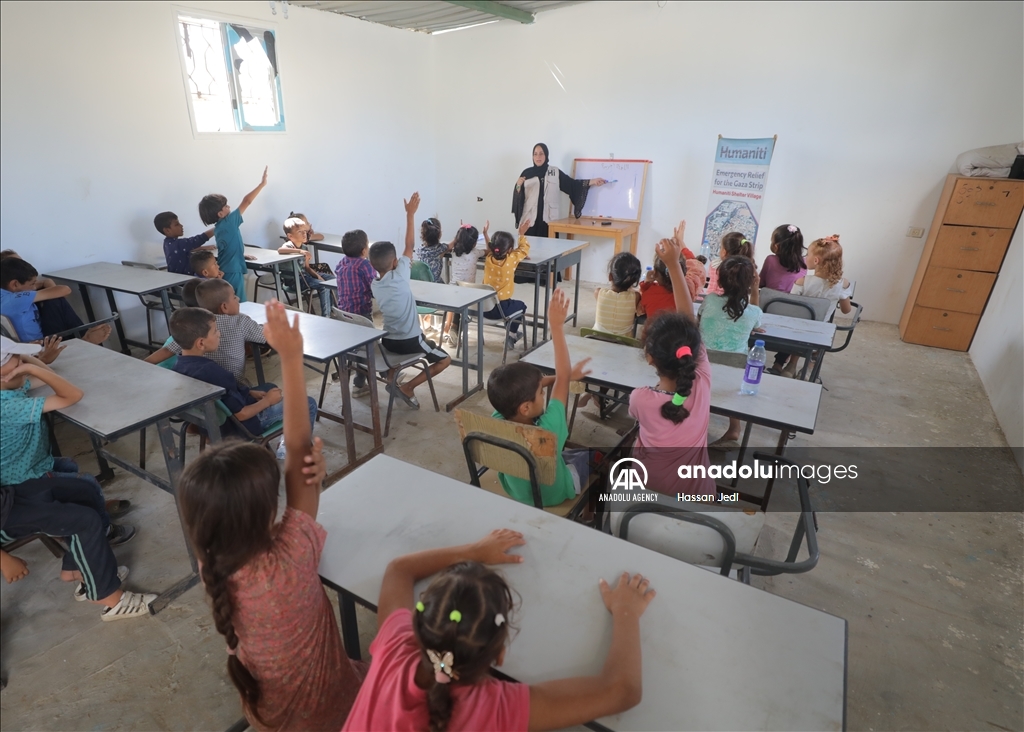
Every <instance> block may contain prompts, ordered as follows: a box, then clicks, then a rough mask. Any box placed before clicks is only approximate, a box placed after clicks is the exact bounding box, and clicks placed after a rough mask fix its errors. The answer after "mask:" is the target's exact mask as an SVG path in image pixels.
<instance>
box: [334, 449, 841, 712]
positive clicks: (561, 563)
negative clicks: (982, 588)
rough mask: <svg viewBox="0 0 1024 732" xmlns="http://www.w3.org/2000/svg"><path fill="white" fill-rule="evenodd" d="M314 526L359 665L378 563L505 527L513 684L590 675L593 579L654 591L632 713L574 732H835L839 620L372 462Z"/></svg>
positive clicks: (599, 652)
mask: <svg viewBox="0 0 1024 732" xmlns="http://www.w3.org/2000/svg"><path fill="white" fill-rule="evenodd" d="M317 521H319V522H320V524H321V525H322V526H323V527H324V528H325V529H326V530H327V542H326V544H325V546H324V551H323V554H322V556H321V559H320V569H319V572H320V577H321V579H322V580H323V581H324V583H325V584H326V585H328V586H329V587H333V588H335V589H337V590H339V594H340V595H341V598H342V605H341V609H342V629H343V633H344V636H345V648H346V650H347V651H348V652H349V654H350V655H352V656H355V657H358V655H359V635H358V629H357V628H356V620H355V612H354V611H355V606H354V602H356V601H358V602H360V603H361V604H364V605H367V606H369V607H371V608H374V609H375V608H376V605H377V602H378V599H379V596H380V587H381V579H382V578H383V575H384V568H385V567H386V566H387V564H388V562H389V561H391V560H392V559H394V558H395V557H398V556H401V555H403V554H408V553H410V552H416V551H422V550H424V549H432V548H437V547H444V546H450V545H453V544H463V543H467V542H472V541H476V540H477V539H480V538H481V537H483V536H484V535H486V534H487V533H488V532H489V531H491V530H492V529H499V528H503V527H504V528H509V529H513V530H515V531H520V532H522V533H523V535H524V536H525V538H526V545H525V546H522V547H519V548H517V549H516V550H515V553H516V554H520V555H522V556H523V557H524V559H525V561H524V562H523V563H522V564H503V565H501V566H500V567H498V570H499V571H500V572H501V573H502V574H503V575H504V576H505V577H506V578H507V579H508V582H509V584H510V585H511V586H512V588H513V589H514V590H515V592H517V593H518V594H519V595H520V597H521V598H522V603H521V605H520V608H519V610H518V612H517V613H516V616H515V618H514V623H515V624H516V626H518V628H519V632H518V633H517V634H516V635H515V636H514V638H513V640H512V643H511V644H510V645H509V647H508V651H507V652H506V655H505V663H504V665H503V666H502V667H501V668H500V669H499V670H500V671H501V672H502V673H504V674H506V675H508V676H509V677H511V678H513V679H515V680H516V681H520V682H522V683H525V684H535V683H540V682H543V681H549V680H551V679H557V678H561V677H566V676H575V675H590V674H596V673H598V672H599V670H600V669H601V666H602V665H603V663H604V661H605V656H606V654H607V651H608V644H609V642H610V640H611V632H612V619H611V615H609V613H608V611H607V610H606V609H605V606H604V603H602V602H601V595H600V592H599V590H598V586H597V581H598V579H599V578H602V577H604V578H605V579H607V580H608V581H609V582H615V581H616V580H617V579H618V577H619V575H620V574H621V573H622V572H634V573H635V572H640V573H642V574H643V575H644V576H645V577H649V578H650V580H651V586H652V587H654V588H655V590H657V593H658V595H657V597H655V598H654V600H653V601H652V602H651V604H650V606H649V607H648V608H647V611H646V612H645V613H644V615H643V618H641V620H640V643H641V646H642V653H643V701H641V702H640V704H639V705H637V706H636V707H634V708H633V709H630V710H628V711H626V712H623V713H621V714H616V715H614V716H610V717H605V718H603V719H600V720H597V721H596V722H592V723H591V724H590V725H588V726H591V727H594V728H597V729H622V730H840V729H843V728H844V727H845V708H846V704H845V699H846V621H845V620H843V619H842V618H838V617H835V616H833V615H828V614H826V613H823V612H821V611H820V610H816V609H814V608H810V607H807V606H805V605H800V604H797V603H795V602H792V601H791V600H787V599H785V598H782V597H778V596H777V595H772V594H769V593H767V592H764V591H763V590H759V589H755V588H753V587H749V586H747V585H744V584H742V583H740V582H736V581H734V580H730V579H728V578H726V577H722V576H721V575H718V574H716V573H713V572H708V571H706V570H704V569H700V568H698V567H695V566H693V565H690V564H686V563H684V562H680V561H678V560H676V559H673V558H671V557H668V556H665V555H663V554H658V553H656V552H653V551H651V550H649V549H645V548H644V547H641V546H637V545H636V544H630V543H628V542H626V541H623V540H622V539H618V538H615V537H613V536H610V535H608V534H605V533H603V532H601V531H595V530H594V529H591V528H587V527H585V526H583V525H582V524H577V523H574V522H572V521H567V520H566V519H564V518H559V517H557V516H554V515H552V514H549V513H545V512H544V511H539V510H537V509H536V508H533V507H532V506H526V505H524V504H521V503H517V502H515V501H513V500H511V499H508V498H502V497H501V496H496V495H494V494H492V493H489V492H487V491H485V490H481V489H480V488H474V487H472V486H470V485H467V484H465V483H460V482H459V481H457V480H453V479H451V478H448V477H445V476H443V475H438V474H436V473H432V472H430V471H428V470H424V469H423V468H420V467H417V466H415V465H410V464H408V463H404V462H401V461H399V460H395V459H394V458H391V457H388V456H386V455H378V456H377V457H375V458H374V459H373V460H371V461H370V462H369V463H367V464H365V465H363V466H362V467H360V468H358V469H357V470H355V471H353V472H352V473H350V474H349V475H348V476H346V477H345V478H343V479H342V480H341V481H339V482H338V483H336V484H335V485H334V486H332V487H331V488H329V489H328V490H326V491H324V493H323V494H322V495H321V497H320V510H319V512H318V513H317ZM426 584H427V583H426V582H425V581H424V582H420V583H419V584H417V586H416V593H417V594H418V593H419V592H421V591H422V590H423V589H424V588H425V586H426ZM382 620H383V619H382V618H378V623H380V622H381V621H382Z"/></svg>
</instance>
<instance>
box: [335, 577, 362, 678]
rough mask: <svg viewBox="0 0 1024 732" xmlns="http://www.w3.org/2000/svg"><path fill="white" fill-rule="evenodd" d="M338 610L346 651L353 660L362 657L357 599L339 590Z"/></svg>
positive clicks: (342, 639)
mask: <svg viewBox="0 0 1024 732" xmlns="http://www.w3.org/2000/svg"><path fill="white" fill-rule="evenodd" d="M338 612H339V614H340V615H341V641H342V643H344V644H345V653H347V654H348V657H349V658H351V659H352V660H353V661H359V660H361V659H362V654H361V652H360V650H359V621H358V620H356V601H355V598H354V597H353V596H352V594H350V593H348V592H346V591H345V590H340V589H339V590H338Z"/></svg>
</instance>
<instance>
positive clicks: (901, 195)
mask: <svg viewBox="0 0 1024 732" xmlns="http://www.w3.org/2000/svg"><path fill="white" fill-rule="evenodd" d="M1022 22H1024V16H1022V4H1021V3H1019V2H1015V3H981V2H972V3H835V2H830V3H793V4H789V3H778V2H773V3H689V2H686V3H684V2H668V3H667V4H666V5H665V7H663V8H659V7H658V5H657V3H654V2H628V3H625V2H602V3H590V4H587V5H582V6H576V7H569V8H564V9H561V10H554V11H550V12H545V13H543V14H541V15H540V16H539V17H538V20H537V22H536V23H535V24H534V25H530V26H523V25H517V24H514V23H497V24H494V25H489V26H484V27H481V28H475V29H472V30H468V31H462V32H458V33H451V34H446V35H442V36H439V37H437V38H436V39H435V40H436V53H437V56H436V69H437V72H436V78H437V80H438V83H437V84H436V91H437V97H436V102H437V112H436V115H437V119H438V120H439V125H438V135H437V142H436V149H437V171H438V176H437V192H438V197H439V199H440V201H441V208H440V211H441V214H442V220H444V221H457V220H458V219H459V218H465V219H466V220H467V221H473V222H474V223H477V224H478V225H479V224H480V223H482V221H483V220H484V219H485V218H487V217H489V218H490V220H491V223H492V227H499V228H500V227H511V226H512V217H511V214H510V213H509V209H510V199H511V190H512V186H513V184H514V182H515V179H516V177H517V176H518V174H519V172H520V171H521V170H522V169H523V168H525V167H527V166H529V165H531V162H530V152H531V148H532V146H533V144H534V143H536V142H541V141H542V142H546V143H547V144H548V145H549V147H550V149H551V153H552V162H553V163H555V164H556V165H559V166H560V167H563V168H564V169H566V170H568V169H569V168H570V166H571V163H572V159H573V158H574V157H606V156H607V155H608V154H609V153H614V154H615V156H616V157H618V158H648V159H651V160H653V161H654V164H653V165H652V166H651V175H650V178H649V180H648V191H647V196H646V200H645V203H644V213H643V219H642V226H641V244H640V248H639V252H638V253H639V254H640V256H641V258H642V259H644V260H647V259H648V258H650V257H652V256H653V244H654V242H655V241H656V240H657V239H658V238H660V237H662V236H665V235H667V234H670V233H671V231H672V226H673V225H674V224H675V222H677V221H678V220H679V219H680V218H686V219H687V220H688V222H689V223H690V228H691V230H693V229H696V233H695V234H694V235H692V236H691V237H689V241H690V242H692V243H695V244H697V245H699V242H700V231H701V229H702V227H703V219H704V215H705V213H706V207H707V202H708V192H709V184H710V176H711V168H712V162H713V158H714V149H715V142H716V138H717V136H718V135H719V134H720V133H721V134H723V135H725V136H728V137H762V136H768V135H772V134H778V136H779V139H778V144H777V146H776V149H775V159H774V162H773V164H772V167H771V173H770V175H769V180H768V188H767V195H766V199H765V204H764V209H763V215H762V222H763V223H762V232H763V233H762V234H761V236H760V237H759V247H758V258H759V259H761V258H763V257H764V256H765V255H767V253H768V251H767V241H768V237H769V235H770V232H771V229H772V228H774V227H775V226H776V225H778V224H780V223H795V224H798V225H799V226H800V227H801V228H802V229H803V230H804V232H805V235H807V236H810V237H818V236H826V235H828V234H832V233H839V234H841V235H842V242H843V245H844V250H845V262H846V269H847V274H848V276H849V277H850V278H852V279H856V280H858V287H857V300H858V301H859V302H861V303H863V304H865V305H866V310H865V317H866V318H868V319H871V320H881V321H885V322H889V323H895V322H897V320H898V319H899V316H900V312H901V310H902V307H903V303H904V301H905V299H906V296H907V292H908V290H909V288H910V281H911V279H912V277H913V271H914V269H915V268H916V266H917V261H918V259H919V258H920V254H921V250H922V248H923V243H924V240H923V239H908V238H905V234H906V229H907V227H909V226H920V227H927V226H929V224H930V223H931V217H932V215H933V214H934V211H935V206H936V204H937V202H938V195H939V191H940V189H941V187H942V182H943V178H944V176H945V174H946V173H948V172H951V170H952V164H953V160H954V159H955V158H956V156H957V155H958V154H959V153H961V152H963V151H965V150H969V149H971V148H975V147H981V146H985V145H994V144H998V143H1005V142H1013V141H1019V140H1020V139H1021V135H1022V129H1024V92H1022V88H1024V50H1022V43H1021V26H1022ZM981 39H983V42H982V41H981ZM554 67H557V69H558V70H560V72H561V74H562V77H563V78H562V85H564V89H563V88H562V86H560V85H559V83H558V81H556V79H555V77H554V75H553V73H552V70H551V69H552V68H554ZM477 196H480V197H482V198H483V199H484V202H483V203H479V204H478V203H477V202H476V197H477ZM562 210H563V214H564V215H568V205H567V201H565V199H564V198H563V209H562ZM611 247H612V245H611V243H610V242H608V241H604V242H602V243H600V245H599V247H598V250H597V252H596V253H595V254H594V255H592V256H591V257H590V258H589V259H587V258H585V262H584V279H594V280H596V279H604V277H605V271H604V267H605V265H606V262H607V260H608V259H609V257H610V254H611V251H612V248H611ZM1018 303H1019V300H1018Z"/></svg>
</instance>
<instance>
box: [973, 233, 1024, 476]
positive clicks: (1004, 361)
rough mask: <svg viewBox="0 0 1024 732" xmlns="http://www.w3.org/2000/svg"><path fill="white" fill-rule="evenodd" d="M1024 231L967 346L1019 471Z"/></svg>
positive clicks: (1023, 425)
mask: <svg viewBox="0 0 1024 732" xmlns="http://www.w3.org/2000/svg"><path fill="white" fill-rule="evenodd" d="M1022 272H1024V226H1021V225H1019V224H1018V226H1017V231H1016V232H1015V233H1014V235H1013V240H1012V241H1011V242H1010V248H1009V249H1008V250H1007V252H1006V259H1005V260H1003V268H1002V270H1001V271H1000V274H999V278H998V279H997V280H996V284H995V286H994V287H993V288H992V294H991V295H990V296H989V300H988V307H987V308H986V310H985V314H984V315H983V316H982V318H981V322H980V323H979V324H978V330H977V332H976V333H975V334H974V342H973V343H972V344H971V360H973V361H974V365H975V367H976V368H977V369H978V375H979V376H981V383H982V384H984V386H985V392H986V393H987V394H988V397H989V401H991V402H992V409H993V410H995V413H996V419H998V420H999V426H1000V427H1002V428H1003V434H1004V435H1006V442H1007V443H1008V444H1009V445H1010V447H1012V448H1013V451H1014V457H1015V458H1016V459H1017V464H1018V465H1020V466H1021V468H1022V469H1024V447H1022V446H1024V308H1022V307H1021V304H1022V303H1024V286H1022V284H1021V273H1022Z"/></svg>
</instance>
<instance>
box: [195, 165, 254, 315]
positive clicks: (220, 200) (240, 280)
mask: <svg viewBox="0 0 1024 732" xmlns="http://www.w3.org/2000/svg"><path fill="white" fill-rule="evenodd" d="M266 185H267V169H266V168H264V169H263V179H262V180H261V181H260V184H259V185H258V186H256V187H255V188H253V189H252V190H251V191H249V192H248V193H247V194H246V195H245V198H243V199H242V202H241V203H239V204H238V208H236V209H235V210H234V211H232V210H231V206H229V205H228V199H227V198H225V197H224V196H222V195H220V194H219V193H211V194H210V195H208V196H203V200H201V201H200V202H199V218H200V219H202V220H203V223H204V224H206V225H207V226H210V225H212V226H213V233H214V236H216V237H217V264H218V265H220V268H221V271H222V272H223V273H224V279H225V280H226V281H227V282H229V283H230V284H231V286H232V287H233V288H235V294H236V295H238V299H239V300H240V301H241V302H245V260H246V259H250V257H246V256H245V245H244V244H243V243H242V230H241V228H240V227H241V226H242V221H243V219H242V214H243V213H245V210H246V209H247V208H249V206H250V205H252V202H253V201H255V200H256V196H258V195H259V194H260V191H262V190H263V188H264V187H265V186H266Z"/></svg>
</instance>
